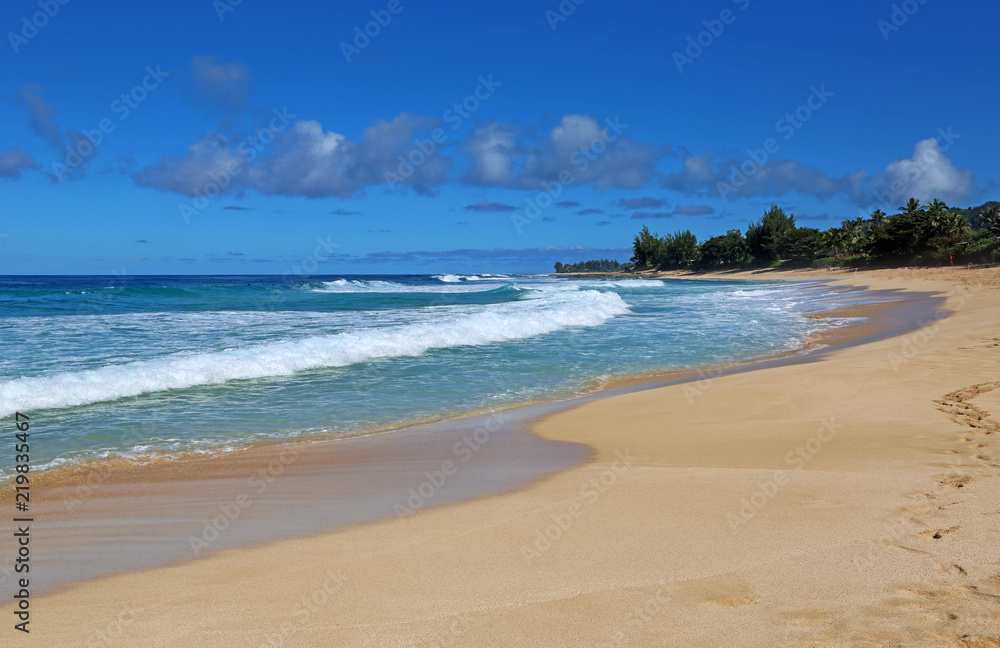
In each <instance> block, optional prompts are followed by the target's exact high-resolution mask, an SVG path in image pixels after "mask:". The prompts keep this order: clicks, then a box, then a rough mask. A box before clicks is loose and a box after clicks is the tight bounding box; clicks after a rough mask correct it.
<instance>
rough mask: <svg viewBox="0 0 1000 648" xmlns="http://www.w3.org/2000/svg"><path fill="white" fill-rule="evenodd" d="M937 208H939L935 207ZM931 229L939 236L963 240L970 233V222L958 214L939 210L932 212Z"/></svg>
mask: <svg viewBox="0 0 1000 648" xmlns="http://www.w3.org/2000/svg"><path fill="white" fill-rule="evenodd" d="M935 207H936V208H937V207H938V206H937V205H935ZM932 213H933V214H934V216H933V217H932V219H931V227H933V228H934V230H935V231H936V232H937V234H938V236H941V237H944V238H949V239H961V238H965V236H966V235H967V234H968V233H969V222H968V221H967V220H965V218H964V217H963V216H962V215H961V214H956V213H955V212H953V211H948V210H947V209H943V210H942V209H939V208H938V209H937V210H936V211H934V212H932Z"/></svg>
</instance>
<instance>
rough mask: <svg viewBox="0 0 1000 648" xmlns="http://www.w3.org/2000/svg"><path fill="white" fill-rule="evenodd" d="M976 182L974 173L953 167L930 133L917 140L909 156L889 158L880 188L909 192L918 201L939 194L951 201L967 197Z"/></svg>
mask: <svg viewBox="0 0 1000 648" xmlns="http://www.w3.org/2000/svg"><path fill="white" fill-rule="evenodd" d="M975 182H976V177H975V174H974V173H973V172H972V171H971V170H968V169H966V170H961V169H958V168H956V167H955V165H954V164H952V161H951V160H949V159H948V158H947V157H946V156H945V154H944V151H942V150H941V145H940V143H939V142H938V141H937V139H935V138H933V137H931V138H928V139H925V140H920V141H919V142H917V144H916V146H914V147H913V155H911V156H910V157H909V158H904V159H902V160H896V161H895V162H890V163H889V164H888V165H887V166H886V167H885V171H883V172H882V179H881V183H880V184H881V188H882V191H883V192H888V193H890V194H891V195H893V196H895V197H899V198H900V199H903V198H909V197H911V196H912V197H914V198H917V199H918V200H921V201H927V200H932V199H934V198H940V199H942V200H944V201H945V202H953V201H962V200H965V199H966V198H968V197H969V194H970V193H971V192H972V188H973V186H974V185H975Z"/></svg>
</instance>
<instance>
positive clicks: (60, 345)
mask: <svg viewBox="0 0 1000 648" xmlns="http://www.w3.org/2000/svg"><path fill="white" fill-rule="evenodd" d="M865 299H866V297H865V294H864V292H863V291H844V290H843V289H834V288H831V287H828V286H826V285H824V284H823V283H821V282H811V283H800V284H799V283H797V284H779V283H758V282H754V283H748V282H719V281H690V280H634V279H620V280H605V279H575V278H562V277H552V276H547V275H541V276H533V275H500V274H471V275H450V274H442V275H401V276H387V275H378V276H365V275H353V276H352V275H335V276H324V277H308V280H306V279H304V278H302V277H282V276H259V275H254V276H228V275H227V276H133V277H124V276H91V277H82V276H78V277H57V276H44V277H26V276H22V277H10V276H9V277H0V417H2V418H4V419H6V420H13V415H14V413H15V412H22V413H25V414H28V415H29V416H30V417H31V420H32V433H33V436H32V440H33V443H32V462H33V469H35V470H40V469H52V468H57V467H60V466H68V467H72V466H76V465H79V464H81V463H82V462H92V461H95V460H101V459H106V458H109V457H117V458H124V459H127V460H130V461H135V462H143V461H149V460H161V459H163V458H164V456H168V457H169V456H172V455H177V454H178V453H191V452H193V453H200V454H205V453H224V452H231V451H234V450H237V449H240V448H243V447H246V446H248V445H250V444H255V443H261V442H269V441H275V440H283V439H296V440H298V439H301V440H309V439H311V438H324V439H327V438H329V437H330V436H335V437H336V436H351V435H361V434H368V433H372V432H378V431H385V430H391V429H394V428H399V427H403V426H408V425H412V424H416V423H421V422H429V421H435V420H441V419H448V418H452V417H457V416H460V415H464V414H471V413H482V412H488V411H495V410H501V409H505V408H510V407H515V406H518V405H522V404H528V403H533V402H539V401H552V400H560V399H568V398H572V397H574V396H575V395H578V394H581V393H584V392H589V391H593V390H596V389H599V388H601V387H602V386H605V385H607V384H609V383H611V382H614V381H616V380H622V379H631V378H636V377H641V376H646V375H653V374H660V373H665V372H669V371H675V370H681V369H689V368H694V367H704V366H709V365H719V364H732V363H739V362H745V361H749V360H752V359H756V358H762V357H767V356H772V355H775V354H781V353H789V352H795V351H797V350H800V349H802V348H804V346H805V345H806V343H807V341H808V340H809V339H810V338H812V337H814V336H815V335H816V334H817V333H818V332H819V330H820V329H821V328H823V327H831V326H841V325H843V324H844V323H845V322H846V320H843V319H814V318H809V317H806V315H807V314H809V313H814V312H817V311H822V310H825V309H830V308H835V307H838V306H842V305H845V304H847V303H851V302H858V301H864V300H865ZM5 470H6V472H3V473H0V476H8V477H9V476H10V474H9V473H10V471H9V469H5Z"/></svg>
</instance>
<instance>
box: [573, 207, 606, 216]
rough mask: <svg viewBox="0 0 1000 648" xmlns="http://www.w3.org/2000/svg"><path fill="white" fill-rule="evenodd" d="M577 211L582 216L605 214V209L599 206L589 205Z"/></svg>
mask: <svg viewBox="0 0 1000 648" xmlns="http://www.w3.org/2000/svg"><path fill="white" fill-rule="evenodd" d="M576 213H577V214H580V215H581V216H590V215H591V214H603V213H604V210H603V209H600V208H599V207H587V208H586V209H581V210H580V211H578V212H576Z"/></svg>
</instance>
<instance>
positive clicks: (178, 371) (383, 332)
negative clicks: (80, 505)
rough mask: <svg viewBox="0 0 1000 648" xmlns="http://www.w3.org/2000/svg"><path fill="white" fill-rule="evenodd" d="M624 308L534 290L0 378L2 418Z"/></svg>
mask: <svg viewBox="0 0 1000 648" xmlns="http://www.w3.org/2000/svg"><path fill="white" fill-rule="evenodd" d="M627 312H628V307H627V306H626V304H625V302H624V301H622V299H621V297H620V296H619V295H618V294H616V293H613V292H598V291H592V290H577V291H564V290H560V291H552V292H549V291H539V292H538V293H537V294H536V295H534V296H533V298H529V299H525V300H520V301H516V302H508V303H505V304H494V305H489V306H485V307H483V308H482V309H481V310H479V311H477V312H472V313H468V312H466V313H464V314H460V315H455V316H454V317H450V318H447V319H443V320H440V321H438V322H427V323H413V324H405V325H397V326H391V327H383V328H368V329H356V330H350V331H345V332H342V333H337V334H334V335H319V336H311V337H306V338H302V339H297V340H285V341H280V342H270V343H265V344H260V345H255V346H248V347H242V348H233V349H225V350H222V351H215V352H207V353H194V354H192V353H188V354H176V353H175V354H171V355H167V356H163V357H160V358H156V359H152V360H139V361H135V362H130V363H125V364H120V365H106V366H103V367H98V368H95V369H86V370H81V371H73V372H63V373H59V374H52V375H44V376H34V377H22V378H17V379H13V380H8V381H5V382H0V416H7V415H9V414H11V413H13V412H15V411H18V410H35V409H46V408H59V407H73V406H77V405H85V404H88V403H97V402H103V401H112V400H116V399H119V398H125V397H130V396H138V395H140V394H148V393H154V392H161V391H167V390H173V389H186V388H189V387H194V386H197V385H218V384H222V383H226V382H228V381H231V380H246V379H252V378H265V377H271V376H288V375H291V374H294V373H296V372H299V371H305V370H308V369H318V368H324V367H343V366H347V365H351V364H355V363H359V362H365V361H368V360H373V359H376V358H393V357H402V356H419V355H421V354H423V353H425V352H427V351H428V350H430V349H443V348H449V347H461V346H480V345H485V344H494V343H499V342H507V341H511V340H519V339H524V338H529V337H534V336H537V335H544V334H547V333H552V332H555V331H559V330H562V329H566V328H570V327H579V326H599V325H601V324H603V323H604V322H606V321H608V320H609V319H611V318H613V317H615V316H616V315H622V314H624V313H627Z"/></svg>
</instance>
